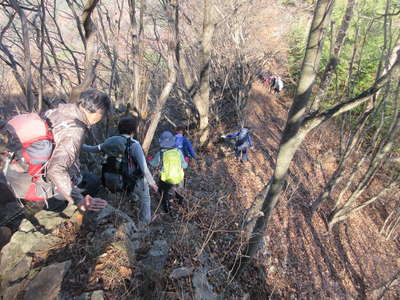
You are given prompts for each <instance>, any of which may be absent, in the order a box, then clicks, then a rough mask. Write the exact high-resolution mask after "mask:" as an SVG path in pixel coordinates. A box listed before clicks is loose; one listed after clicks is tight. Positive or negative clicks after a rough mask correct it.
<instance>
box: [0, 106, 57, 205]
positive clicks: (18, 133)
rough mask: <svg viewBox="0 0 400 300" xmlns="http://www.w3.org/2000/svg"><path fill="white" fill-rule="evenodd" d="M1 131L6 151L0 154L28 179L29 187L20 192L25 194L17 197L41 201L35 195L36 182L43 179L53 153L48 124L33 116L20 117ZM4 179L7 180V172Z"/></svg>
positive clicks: (30, 114)
mask: <svg viewBox="0 0 400 300" xmlns="http://www.w3.org/2000/svg"><path fill="white" fill-rule="evenodd" d="M2 132H3V133H4V134H5V135H6V136H8V138H7V141H8V145H7V146H6V148H7V151H6V153H3V155H4V156H6V157H7V160H8V164H9V165H10V164H11V167H13V164H15V166H16V165H18V168H19V170H20V173H21V176H27V175H28V176H30V183H29V186H28V187H24V189H23V190H24V192H23V193H24V194H23V195H21V194H16V197H18V198H19V197H20V198H23V199H25V200H28V201H42V200H44V198H43V197H40V196H38V193H37V190H36V189H37V186H36V184H35V183H36V182H37V181H38V180H39V179H41V178H42V176H43V174H44V169H45V165H46V163H47V161H48V160H49V158H50V156H51V153H52V151H53V135H52V132H51V130H50V128H49V126H48V125H47V122H46V121H45V120H43V119H42V118H41V117H40V116H39V115H38V114H36V113H27V114H21V115H17V116H15V117H13V118H12V119H11V120H9V121H8V122H7V124H6V125H5V126H4V127H3V129H2ZM5 176H6V178H7V170H5ZM11 186H12V184H11ZM14 192H15V191H14Z"/></svg>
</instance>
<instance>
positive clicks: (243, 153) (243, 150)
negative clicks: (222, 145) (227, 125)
mask: <svg viewBox="0 0 400 300" xmlns="http://www.w3.org/2000/svg"><path fill="white" fill-rule="evenodd" d="M221 137H222V138H223V139H226V138H228V139H229V138H236V143H235V156H236V158H237V159H240V161H241V162H244V161H247V160H248V159H249V157H248V153H247V150H248V149H249V148H250V147H252V146H253V141H252V138H251V136H250V131H249V129H247V128H244V127H243V128H241V129H240V130H239V131H237V132H235V133H231V134H228V135H222V136H221Z"/></svg>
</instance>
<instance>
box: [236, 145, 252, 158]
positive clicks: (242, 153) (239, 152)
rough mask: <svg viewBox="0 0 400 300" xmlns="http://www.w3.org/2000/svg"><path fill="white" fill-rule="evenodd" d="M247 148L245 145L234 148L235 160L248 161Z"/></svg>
mask: <svg viewBox="0 0 400 300" xmlns="http://www.w3.org/2000/svg"><path fill="white" fill-rule="evenodd" d="M247 148H248V147H247V146H246V145H241V146H236V147H235V156H236V158H237V159H240V160H242V161H248V159H249V157H248V154H247Z"/></svg>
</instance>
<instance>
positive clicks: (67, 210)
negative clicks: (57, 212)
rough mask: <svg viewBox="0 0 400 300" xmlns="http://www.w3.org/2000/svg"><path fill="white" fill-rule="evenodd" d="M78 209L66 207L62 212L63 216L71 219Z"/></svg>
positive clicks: (72, 206) (74, 206)
mask: <svg viewBox="0 0 400 300" xmlns="http://www.w3.org/2000/svg"><path fill="white" fill-rule="evenodd" d="M77 209H78V207H77V206H76V205H68V206H67V207H66V208H65V209H64V210H63V214H64V215H66V216H67V217H70V218H71V217H72V216H73V215H74V213H75V212H76V211H77Z"/></svg>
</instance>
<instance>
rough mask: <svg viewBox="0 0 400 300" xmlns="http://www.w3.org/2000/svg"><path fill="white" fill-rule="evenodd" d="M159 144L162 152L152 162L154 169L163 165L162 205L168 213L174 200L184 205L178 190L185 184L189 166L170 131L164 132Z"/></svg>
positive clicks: (160, 182)
mask: <svg viewBox="0 0 400 300" xmlns="http://www.w3.org/2000/svg"><path fill="white" fill-rule="evenodd" d="M159 143H160V147H161V150H160V151H159V152H157V154H156V155H155V157H154V159H151V160H150V164H151V165H152V166H153V167H157V166H160V165H161V171H160V179H159V185H158V186H159V188H160V193H161V194H162V198H161V203H162V206H163V209H164V211H165V212H166V213H168V212H169V211H170V202H171V200H172V199H173V198H175V199H176V200H178V203H179V204H181V205H182V204H183V197H182V195H180V194H179V193H178V192H177V191H176V190H177V188H178V185H179V184H181V183H182V182H183V179H184V176H185V174H184V171H183V169H186V168H187V166H188V164H187V162H186V161H185V159H184V156H183V154H182V152H181V151H179V150H178V149H177V148H176V144H175V137H174V135H173V134H172V133H171V132H169V131H164V132H163V133H162V134H161V136H160V138H159Z"/></svg>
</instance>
